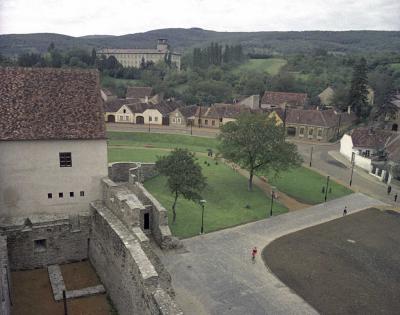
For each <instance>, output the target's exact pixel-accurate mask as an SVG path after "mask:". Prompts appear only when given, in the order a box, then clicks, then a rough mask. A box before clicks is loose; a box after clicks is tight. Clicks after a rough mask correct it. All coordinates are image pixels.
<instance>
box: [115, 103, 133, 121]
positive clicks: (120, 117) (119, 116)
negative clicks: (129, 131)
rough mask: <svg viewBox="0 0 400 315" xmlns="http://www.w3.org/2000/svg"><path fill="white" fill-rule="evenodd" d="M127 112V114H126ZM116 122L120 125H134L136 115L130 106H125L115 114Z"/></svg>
mask: <svg viewBox="0 0 400 315" xmlns="http://www.w3.org/2000/svg"><path fill="white" fill-rule="evenodd" d="M124 111H125V113H124ZM115 121H116V122H120V123H133V122H134V121H135V117H134V114H133V113H132V112H131V110H130V109H129V107H128V106H126V105H123V106H121V108H120V109H119V110H118V111H117V112H116V113H115Z"/></svg>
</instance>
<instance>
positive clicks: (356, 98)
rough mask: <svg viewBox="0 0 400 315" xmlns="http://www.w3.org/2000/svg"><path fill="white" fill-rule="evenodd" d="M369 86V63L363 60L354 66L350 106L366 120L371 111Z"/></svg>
mask: <svg viewBox="0 0 400 315" xmlns="http://www.w3.org/2000/svg"><path fill="white" fill-rule="evenodd" d="M367 84H368V78H367V61H366V60H365V59H364V58H361V59H360V61H359V62H357V63H356V64H355V65H354V68H353V77H352V79H351V86H350V92H349V106H351V108H352V109H353V111H354V112H355V113H356V115H357V116H358V117H360V118H366V117H367V116H368V115H369V111H370V106H369V104H368V89H367Z"/></svg>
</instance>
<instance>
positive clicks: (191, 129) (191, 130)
mask: <svg viewBox="0 0 400 315" xmlns="http://www.w3.org/2000/svg"><path fill="white" fill-rule="evenodd" d="M190 135H193V120H190Z"/></svg>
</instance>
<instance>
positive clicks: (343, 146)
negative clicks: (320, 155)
mask: <svg viewBox="0 0 400 315" xmlns="http://www.w3.org/2000/svg"><path fill="white" fill-rule="evenodd" d="M353 152H354V153H355V155H354V164H355V165H356V166H358V167H361V168H362V169H364V170H366V171H368V172H370V171H371V168H372V166H371V159H370V158H368V157H363V156H361V155H359V152H358V149H355V148H353V141H352V140H351V136H349V135H347V134H344V135H343V137H342V139H340V153H341V154H342V155H344V156H345V157H346V158H347V159H348V160H349V161H351V156H352V153H353ZM372 153H373V150H371V154H372Z"/></svg>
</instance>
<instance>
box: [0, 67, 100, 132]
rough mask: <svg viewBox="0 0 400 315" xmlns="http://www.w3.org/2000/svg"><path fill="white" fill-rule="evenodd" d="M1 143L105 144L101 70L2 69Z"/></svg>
mask: <svg viewBox="0 0 400 315" xmlns="http://www.w3.org/2000/svg"><path fill="white" fill-rule="evenodd" d="M0 96H1V97H0V140H50V139H59V140H60V139H105V136H106V134H105V123H104V118H103V102H102V100H101V97H100V88H99V74H98V71H97V70H77V69H54V68H52V69H49V68H12V67H8V68H1V67H0Z"/></svg>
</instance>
